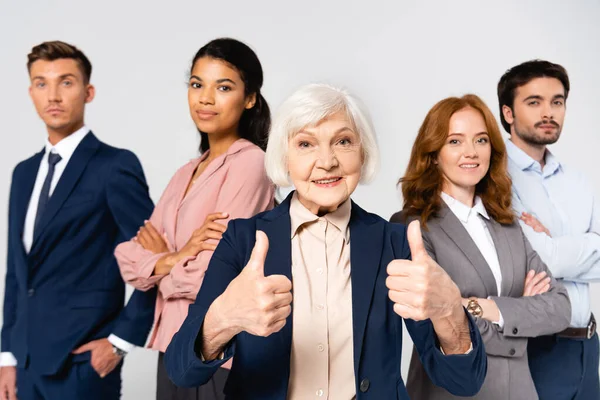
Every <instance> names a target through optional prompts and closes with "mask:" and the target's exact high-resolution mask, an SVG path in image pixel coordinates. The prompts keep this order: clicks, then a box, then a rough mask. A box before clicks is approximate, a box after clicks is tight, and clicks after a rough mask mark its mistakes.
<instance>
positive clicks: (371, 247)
mask: <svg viewBox="0 0 600 400" xmlns="http://www.w3.org/2000/svg"><path fill="white" fill-rule="evenodd" d="M349 226H350V268H351V272H350V276H351V281H352V328H353V332H354V372H355V374H358V365H359V361H360V358H361V351H362V348H363V340H364V336H365V329H366V326H367V318H368V316H369V310H370V308H371V303H372V299H373V293H374V290H375V282H376V280H377V274H378V272H379V268H381V265H380V264H381V255H382V248H383V242H384V240H383V238H384V233H385V222H384V221H382V220H379V219H376V218H374V217H373V216H372V215H370V214H368V213H367V212H366V211H364V210H363V209H361V208H360V207H359V206H357V205H356V204H355V203H354V202H352V216H351V217H350V224H349ZM357 376H358V375H357Z"/></svg>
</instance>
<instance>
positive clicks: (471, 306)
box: [467, 297, 483, 317]
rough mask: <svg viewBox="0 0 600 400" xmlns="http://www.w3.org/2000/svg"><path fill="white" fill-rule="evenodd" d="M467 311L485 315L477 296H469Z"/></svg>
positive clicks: (475, 315)
mask: <svg viewBox="0 0 600 400" xmlns="http://www.w3.org/2000/svg"><path fill="white" fill-rule="evenodd" d="M467 311H468V312H469V314H471V315H472V316H474V317H481V316H482V315H483V308H481V306H480V305H479V302H477V298H476V297H469V302H468V303H467Z"/></svg>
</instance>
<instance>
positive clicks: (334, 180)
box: [313, 176, 342, 185]
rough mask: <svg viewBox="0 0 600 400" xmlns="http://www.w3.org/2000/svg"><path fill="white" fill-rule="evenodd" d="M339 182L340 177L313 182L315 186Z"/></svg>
mask: <svg viewBox="0 0 600 400" xmlns="http://www.w3.org/2000/svg"><path fill="white" fill-rule="evenodd" d="M341 180H342V178H341V177H339V176H336V177H333V178H325V179H318V180H314V181H313V182H314V183H316V184H317V185H329V184H331V183H335V182H339V181H341Z"/></svg>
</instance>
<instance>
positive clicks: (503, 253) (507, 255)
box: [485, 219, 515, 296]
mask: <svg viewBox="0 0 600 400" xmlns="http://www.w3.org/2000/svg"><path fill="white" fill-rule="evenodd" d="M485 224H486V225H487V227H488V230H489V231H490V235H491V236H492V240H493V241H494V246H496V253H497V254H498V263H500V271H501V272H502V288H501V290H502V293H501V294H502V296H509V295H510V291H511V290H512V286H513V279H514V273H515V271H514V268H515V267H514V263H513V259H512V256H511V254H512V253H513V252H512V251H511V250H510V243H509V242H508V237H507V236H506V229H504V228H503V227H502V225H500V224H499V223H498V222H496V221H493V220H487V219H485Z"/></svg>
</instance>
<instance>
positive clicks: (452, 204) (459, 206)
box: [442, 192, 490, 224]
mask: <svg viewBox="0 0 600 400" xmlns="http://www.w3.org/2000/svg"><path fill="white" fill-rule="evenodd" d="M442 200H444V202H445V203H446V204H447V205H448V208H450V210H451V211H452V212H453V213H454V215H456V217H457V218H458V219H459V220H461V221H462V222H463V223H465V224H466V223H467V222H469V217H470V216H471V213H476V214H479V215H481V216H482V217H484V218H485V219H488V220H489V219H490V216H489V215H488V213H487V210H486V209H485V206H484V205H483V201H481V198H480V197H479V196H475V201H474V203H473V207H472V208H470V207H469V206H467V205H465V204H463V203H461V202H460V201H458V200H456V199H455V198H454V197H452V196H450V195H449V194H447V193H444V192H442Z"/></svg>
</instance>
